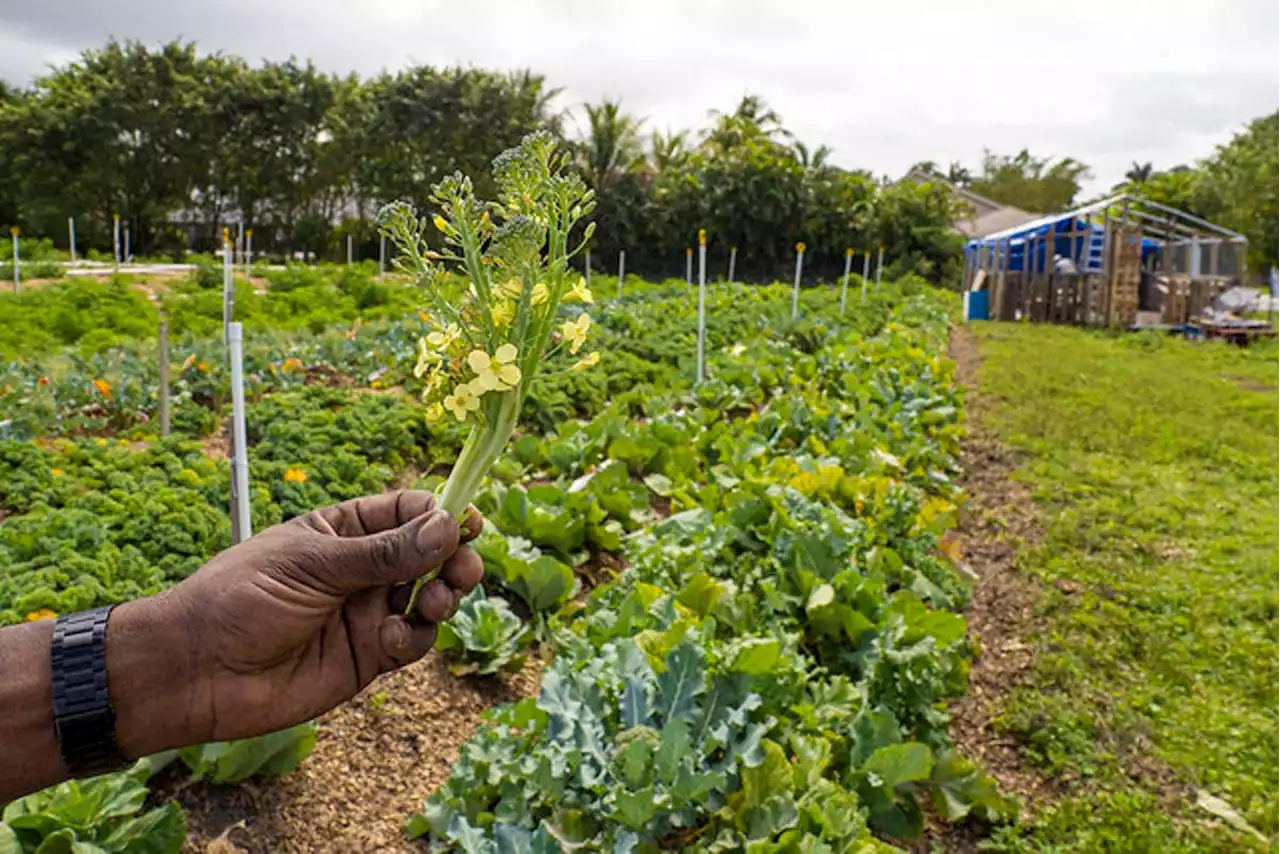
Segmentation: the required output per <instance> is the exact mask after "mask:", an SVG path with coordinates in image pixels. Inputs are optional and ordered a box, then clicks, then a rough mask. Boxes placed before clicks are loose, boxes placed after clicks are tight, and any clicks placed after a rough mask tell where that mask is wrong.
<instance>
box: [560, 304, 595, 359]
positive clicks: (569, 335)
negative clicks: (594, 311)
mask: <svg viewBox="0 0 1280 854" xmlns="http://www.w3.org/2000/svg"><path fill="white" fill-rule="evenodd" d="M590 331H591V316H590V315H589V314H587V313H586V312H583V313H582V314H580V315H578V319H577V320H566V321H565V322H564V323H562V324H561V325H560V334H561V335H563V336H564V340H565V341H567V342H568V343H569V352H570V353H573V354H574V355H575V356H576V355H577V354H578V351H579V350H581V349H582V345H583V344H585V343H586V342H587V333H588V332H590Z"/></svg>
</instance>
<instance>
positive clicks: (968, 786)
mask: <svg viewBox="0 0 1280 854" xmlns="http://www.w3.org/2000/svg"><path fill="white" fill-rule="evenodd" d="M929 784H930V790H931V793H932V796H933V806H934V809H936V810H937V811H938V812H939V813H941V814H942V815H944V816H946V818H947V820H948V821H959V820H960V819H962V818H964V817H965V816H967V815H969V814H970V813H971V812H972V813H974V814H976V815H978V816H979V817H980V818H982V819H983V820H985V821H989V822H992V821H997V820H999V819H1001V818H1005V817H1007V816H1010V815H1012V814H1013V813H1012V805H1011V804H1010V803H1009V802H1008V801H1007V800H1006V799H1005V798H1004V797H1002V796H1001V795H1000V792H999V790H998V789H997V788H996V783H995V780H993V779H991V778H990V777H988V776H987V775H985V774H983V773H982V772H981V770H979V768H978V766H977V765H975V764H974V763H973V762H970V761H969V760H968V759H965V758H964V757H963V756H961V755H960V754H958V753H956V752H955V751H946V752H945V753H942V754H940V755H939V756H938V760H937V762H936V764H935V765H934V768H933V776H932V777H931V778H930V780H929Z"/></svg>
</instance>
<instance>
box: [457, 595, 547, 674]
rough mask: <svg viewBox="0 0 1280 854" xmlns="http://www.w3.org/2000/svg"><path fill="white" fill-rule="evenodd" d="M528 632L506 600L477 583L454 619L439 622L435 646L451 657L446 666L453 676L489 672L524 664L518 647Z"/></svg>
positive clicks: (523, 645) (515, 667) (511, 668)
mask: <svg viewBox="0 0 1280 854" xmlns="http://www.w3.org/2000/svg"><path fill="white" fill-rule="evenodd" d="M529 635H530V633H529V630H528V629H527V628H526V627H525V625H524V623H523V622H522V621H521V620H520V618H519V617H517V616H516V615H515V614H514V613H512V611H511V608H510V606H508V605H507V603H506V602H505V601H503V600H502V599H501V598H498V597H496V596H495V597H489V596H486V595H485V592H484V588H483V587H477V588H476V589H475V590H472V591H471V592H470V593H469V594H467V597H466V598H465V599H463V600H462V602H461V603H459V605H458V612H457V614H455V615H454V617H453V619H451V620H449V622H447V623H441V624H440V626H439V628H438V634H437V636H436V649H438V650H440V651H441V652H442V653H444V654H445V655H446V656H448V657H449V658H451V659H453V660H454V663H452V664H450V665H449V669H450V670H451V671H453V674H454V675H455V676H462V675H467V674H475V675H477V676H491V675H493V674H495V673H499V672H501V671H504V670H508V671H510V670H519V669H520V668H521V667H523V666H524V657H523V656H522V655H520V650H521V649H522V648H523V647H525V646H526V645H527V644H528V642H529Z"/></svg>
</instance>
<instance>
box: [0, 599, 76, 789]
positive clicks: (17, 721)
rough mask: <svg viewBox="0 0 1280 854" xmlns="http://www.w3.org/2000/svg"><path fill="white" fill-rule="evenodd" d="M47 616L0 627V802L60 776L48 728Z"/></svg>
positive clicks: (50, 702)
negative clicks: (35, 620) (1, 711)
mask: <svg viewBox="0 0 1280 854" xmlns="http://www.w3.org/2000/svg"><path fill="white" fill-rule="evenodd" d="M52 639H53V620H40V621H39V622H35V623H24V624H23V625H20V626H8V627H6V628H3V629H0V709H3V710H4V712H3V714H0V804H3V803H5V802H7V801H10V800H12V799H13V798H16V797H18V796H20V795H25V794H27V793H29V792H33V791H36V790H37V789H43V788H44V787H45V786H52V785H53V784H54V783H57V782H59V781H61V780H63V779H65V776H66V769H65V768H64V767H63V765H62V757H61V756H60V755H59V752H58V739H57V736H55V735H54V732H53V675H52V665H51V663H50V658H49V644H50V642H51V640H52Z"/></svg>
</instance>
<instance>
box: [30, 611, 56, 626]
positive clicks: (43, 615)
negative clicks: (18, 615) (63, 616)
mask: <svg viewBox="0 0 1280 854" xmlns="http://www.w3.org/2000/svg"><path fill="white" fill-rule="evenodd" d="M57 616H58V615H57V614H55V613H54V612H53V611H50V610H49V609H48V608H41V609H40V610H39V611H32V612H31V613H30V614H27V622H28V623H34V622H35V621H36V620H52V619H54V618H55V617H57Z"/></svg>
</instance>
